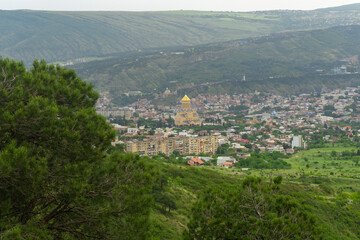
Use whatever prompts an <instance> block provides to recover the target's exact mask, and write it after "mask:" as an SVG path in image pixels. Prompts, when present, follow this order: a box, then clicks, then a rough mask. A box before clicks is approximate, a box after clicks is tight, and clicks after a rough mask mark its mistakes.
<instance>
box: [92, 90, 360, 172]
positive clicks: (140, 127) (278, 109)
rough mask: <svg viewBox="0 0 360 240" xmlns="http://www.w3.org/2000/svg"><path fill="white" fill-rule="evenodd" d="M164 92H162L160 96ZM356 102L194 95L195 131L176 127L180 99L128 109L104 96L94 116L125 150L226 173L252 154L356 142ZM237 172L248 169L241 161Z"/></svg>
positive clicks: (349, 94)
mask: <svg viewBox="0 0 360 240" xmlns="http://www.w3.org/2000/svg"><path fill="white" fill-rule="evenodd" d="M168 94H171V92H170V90H168V89H167V90H166V91H165V93H164V95H165V96H166V95H168ZM359 97H360V93H359V88H356V87H348V88H346V89H336V90H332V91H330V90H326V89H323V90H322V92H319V93H312V94H300V95H298V96H291V97H283V96H280V95H275V94H270V93H261V92H257V91H255V92H253V93H249V94H239V95H232V96H230V95H220V96H208V95H198V96H194V97H193V98H191V108H192V109H191V111H196V112H198V114H199V116H200V117H199V119H200V120H201V122H202V123H201V125H192V124H191V123H182V124H181V125H177V124H175V118H176V115H177V113H178V112H180V111H182V106H181V104H180V99H179V104H178V105H176V106H166V105H155V104H152V103H151V101H149V100H146V99H141V96H139V100H138V101H136V102H134V103H132V104H130V105H129V106H127V107H122V108H116V107H113V106H112V104H111V100H110V99H108V98H107V97H106V95H104V96H103V97H102V98H100V99H99V101H98V103H97V112H98V113H100V114H102V115H104V116H106V117H107V118H108V120H109V121H110V122H111V123H112V125H113V127H114V129H115V130H116V131H117V140H116V141H115V142H113V144H114V145H120V146H121V145H122V146H123V148H124V150H127V151H130V152H134V153H139V154H141V155H159V154H164V155H166V156H169V155H171V154H173V153H174V152H175V153H176V154H181V155H185V156H188V157H185V158H186V159H188V160H189V161H188V164H190V165H194V164H195V165H203V164H207V163H211V165H215V166H223V167H232V166H233V165H234V164H236V162H237V161H238V160H239V159H246V158H248V157H250V156H251V153H263V152H274V151H276V152H279V153H282V154H284V155H287V154H293V153H295V152H297V151H299V150H301V149H306V148H314V147H321V146H325V144H326V143H332V144H334V143H335V142H358V140H359V129H358V126H359V122H360V116H359V114H358V111H359V110H360V109H359V108H358V107H357V106H358V99H359ZM226 153H231V154H230V155H229V156H224V155H225V154H226ZM192 156H194V157H192ZM195 156H198V157H195ZM200 159H201V160H200ZM214 159H215V160H217V161H214ZM199 160H200V161H199ZM194 161H195V162H194ZM237 166H239V167H243V168H245V167H248V166H247V165H246V162H243V164H238V165H237Z"/></svg>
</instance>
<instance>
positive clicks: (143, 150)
mask: <svg viewBox="0 0 360 240" xmlns="http://www.w3.org/2000/svg"><path fill="white" fill-rule="evenodd" d="M218 146H219V144H218V138H217V136H205V137H173V138H166V139H157V140H152V139H147V140H144V141H136V140H135V141H129V142H127V143H126V150H127V151H128V152H133V153H138V154H141V155H150V156H152V155H158V154H159V153H164V154H165V155H171V154H172V153H173V152H174V151H178V152H179V153H180V154H182V155H189V154H195V155H198V154H200V153H206V154H211V155H213V154H215V152H216V150H217V148H218Z"/></svg>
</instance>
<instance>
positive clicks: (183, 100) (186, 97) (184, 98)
mask: <svg viewBox="0 0 360 240" xmlns="http://www.w3.org/2000/svg"><path fill="white" fill-rule="evenodd" d="M181 102H190V98H189V97H188V96H187V95H186V94H185V96H184V97H183V99H181Z"/></svg>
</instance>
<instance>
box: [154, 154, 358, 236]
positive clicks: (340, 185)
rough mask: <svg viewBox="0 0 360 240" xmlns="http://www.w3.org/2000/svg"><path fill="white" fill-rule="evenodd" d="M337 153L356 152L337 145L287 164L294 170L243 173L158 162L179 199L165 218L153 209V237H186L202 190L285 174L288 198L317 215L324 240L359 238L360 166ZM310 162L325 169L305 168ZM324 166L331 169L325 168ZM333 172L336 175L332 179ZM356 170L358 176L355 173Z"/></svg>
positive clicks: (174, 194) (284, 192)
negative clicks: (183, 234) (332, 154)
mask: <svg viewBox="0 0 360 240" xmlns="http://www.w3.org/2000/svg"><path fill="white" fill-rule="evenodd" d="M332 150H335V151H337V152H339V153H340V152H342V151H344V150H349V151H351V150H355V148H352V147H335V148H322V149H312V150H309V151H304V152H301V153H299V154H298V155H297V156H295V157H294V158H291V159H289V160H287V161H289V162H290V163H291V164H292V165H293V168H292V169H289V170H265V171H264V170H262V171H261V170H251V171H249V172H246V173H244V172H241V171H238V170H232V169H228V170H226V169H219V168H210V167H206V168H194V167H188V166H178V165H172V164H166V163H159V162H158V163H157V164H158V167H159V169H161V170H162V171H163V172H165V174H166V175H167V176H168V177H170V178H171V179H173V181H172V187H171V190H170V191H171V194H173V196H174V198H175V199H177V201H176V203H177V206H178V209H176V210H173V211H171V213H166V214H164V213H163V212H161V211H159V210H158V209H154V211H153V215H152V222H153V225H154V228H153V233H154V234H155V235H156V236H157V237H156V238H155V239H181V232H182V231H183V230H184V229H185V228H186V222H187V221H188V214H189V210H190V207H191V204H192V202H194V201H195V200H196V194H197V193H199V191H201V189H204V188H205V187H211V186H213V185H219V184H238V183H240V182H241V179H243V178H244V176H245V175H247V174H249V175H257V176H262V177H263V178H265V181H267V180H266V179H267V178H268V177H269V176H270V175H272V176H274V175H278V174H281V175H283V177H284V181H283V186H282V192H283V194H290V195H292V196H293V197H295V198H297V199H298V200H299V202H300V203H301V208H303V209H305V210H306V211H309V212H310V213H312V214H313V215H314V216H315V217H316V219H317V223H318V224H319V226H320V227H321V229H322V231H323V232H324V239H349V240H350V239H360V232H359V229H358V222H359V221H360V215H359V214H360V202H359V196H360V195H359V191H360V188H359V186H358V181H359V180H358V173H360V167H354V166H353V165H352V164H353V163H352V161H351V160H334V159H330V158H329V154H330V152H331V151H332ZM304 157H307V158H308V159H309V160H308V162H305V161H304V160H303V159H304ZM333 161H335V162H339V163H340V166H334V169H330V168H333V166H332V165H331V164H332V163H331V162H333ZM314 162H318V163H317V164H314ZM306 163H310V164H311V165H312V166H313V165H317V166H320V168H318V169H315V168H310V169H306V167H305V166H306ZM324 163H325V165H326V168H325V169H322V166H323V164H324ZM330 165H331V166H330ZM302 169H305V176H303V175H302ZM315 170H316V171H315ZM330 170H331V171H333V172H336V174H335V175H330V173H329V171H330ZM355 172H356V173H357V175H354V173H355Z"/></svg>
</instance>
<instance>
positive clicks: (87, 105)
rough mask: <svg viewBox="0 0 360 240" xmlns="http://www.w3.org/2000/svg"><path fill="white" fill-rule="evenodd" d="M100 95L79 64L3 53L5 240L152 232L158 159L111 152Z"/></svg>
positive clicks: (0, 158) (0, 177)
mask: <svg viewBox="0 0 360 240" xmlns="http://www.w3.org/2000/svg"><path fill="white" fill-rule="evenodd" d="M97 98H98V94H97V93H96V92H95V91H94V90H93V88H92V86H91V85H90V84H87V83H85V82H84V81H82V80H81V79H80V78H79V77H78V76H77V75H76V73H75V72H74V71H73V70H68V69H65V68H61V67H59V66H54V65H48V64H46V62H44V61H35V62H34V63H33V67H32V68H31V69H30V70H27V69H26V68H25V67H24V65H23V64H22V63H21V62H15V61H12V60H9V59H0V239H89V238H94V239H119V238H120V236H121V239H143V238H144V237H145V236H146V230H147V228H148V225H149V224H148V215H149V210H150V204H151V197H150V195H149V193H150V192H149V191H150V190H151V176H150V173H151V172H150V171H149V170H150V166H147V165H146V164H145V163H144V162H143V160H141V159H140V158H139V157H138V156H135V155H121V154H119V153H117V152H113V153H111V154H107V150H108V149H109V148H110V146H111V141H112V140H113V138H114V136H115V134H114V131H113V130H112V128H111V126H110V125H109V124H108V123H107V122H106V120H105V118H103V117H102V116H99V115H97V114H96V112H95V109H94V105H95V103H96V100H97ZM139 206H141V207H139Z"/></svg>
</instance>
